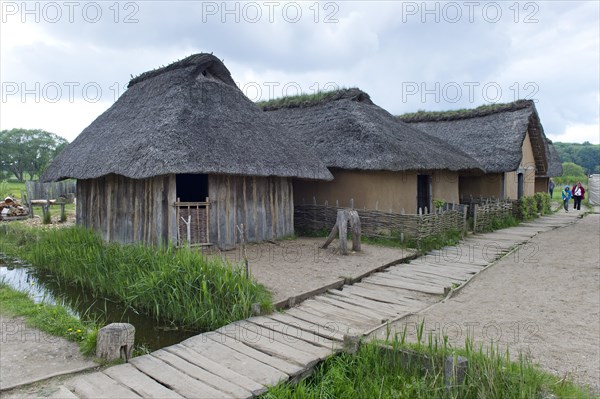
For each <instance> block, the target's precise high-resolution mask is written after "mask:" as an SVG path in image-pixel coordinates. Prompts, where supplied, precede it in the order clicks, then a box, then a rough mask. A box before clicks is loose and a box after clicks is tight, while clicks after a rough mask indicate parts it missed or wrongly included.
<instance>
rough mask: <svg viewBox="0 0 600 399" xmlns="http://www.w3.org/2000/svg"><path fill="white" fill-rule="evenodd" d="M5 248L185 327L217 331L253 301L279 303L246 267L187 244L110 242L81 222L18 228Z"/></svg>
mask: <svg viewBox="0 0 600 399" xmlns="http://www.w3.org/2000/svg"><path fill="white" fill-rule="evenodd" d="M0 251H1V252H4V253H6V254H8V255H13V256H18V257H20V258H21V259H23V260H25V261H27V262H29V263H31V264H32V265H33V266H36V267H39V268H43V269H46V270H49V271H51V272H53V273H55V274H57V275H58V276H60V277H61V278H62V279H64V280H65V281H66V282H68V283H70V284H76V285H79V286H81V287H82V288H83V289H85V290H89V291H91V292H92V293H93V294H94V295H98V296H100V295H106V296H110V297H114V298H116V299H118V300H120V301H122V302H124V303H125V304H127V305H129V306H131V307H133V308H134V309H136V310H137V311H139V312H141V313H146V314H148V315H151V316H153V317H154V318H156V319H157V320H161V321H165V322H169V323H171V324H172V325H175V326H178V327H185V328H190V329H196V330H204V329H214V328H217V327H220V326H222V325H225V324H227V323H229V322H232V321H235V320H239V319H244V318H246V317H248V316H250V314H251V308H252V304H253V303H260V304H261V307H262V308H263V309H266V310H270V308H271V297H270V294H269V292H268V291H267V289H266V288H265V287H264V286H262V285H260V284H258V283H257V282H256V281H254V280H253V279H252V278H250V279H248V278H246V277H245V274H244V270H243V269H242V268H240V267H238V266H237V265H232V264H228V263H225V262H224V261H222V260H221V259H219V258H209V257H204V256H202V255H201V254H199V253H197V252H194V251H193V250H189V249H187V248H182V249H175V248H174V247H170V246H165V247H160V248H156V247H149V246H143V245H137V244H131V245H120V244H108V243H105V242H104V241H103V240H102V239H101V238H100V237H99V236H98V235H97V234H96V233H94V232H92V231H90V230H87V229H84V228H81V227H69V228H63V229H57V230H49V231H42V230H34V229H31V228H25V227H14V228H13V227H12V226H11V228H9V229H5V230H4V232H0Z"/></svg>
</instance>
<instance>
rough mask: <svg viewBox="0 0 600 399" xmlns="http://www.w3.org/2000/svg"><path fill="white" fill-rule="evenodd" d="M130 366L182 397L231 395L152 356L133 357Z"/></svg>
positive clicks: (223, 396)
mask: <svg viewBox="0 0 600 399" xmlns="http://www.w3.org/2000/svg"><path fill="white" fill-rule="evenodd" d="M130 364H132V365H134V366H135V367H136V368H137V369H138V370H140V371H142V372H143V373H145V374H147V375H148V376H150V377H152V378H153V379H155V380H156V381H158V382H160V383H161V384H163V385H164V386H166V387H167V388H170V389H172V390H174V391H175V392H177V393H178V394H180V395H181V396H183V397H186V398H206V399H209V398H210V399H213V398H214V399H216V398H231V395H228V394H226V393H225V392H222V391H219V390H217V389H214V388H213V387H211V386H209V385H208V384H206V383H204V382H201V381H198V380H197V379H195V378H192V377H190V376H189V375H187V374H185V373H182V372H181V371H180V370H177V369H176V368H174V367H172V366H170V365H168V364H167V363H165V362H164V361H162V360H160V359H158V358H157V357H155V356H152V354H150V355H144V356H139V357H135V358H133V359H131V360H130Z"/></svg>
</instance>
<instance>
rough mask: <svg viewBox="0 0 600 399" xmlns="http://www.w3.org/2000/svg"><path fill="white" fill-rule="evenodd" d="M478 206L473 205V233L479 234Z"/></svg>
mask: <svg viewBox="0 0 600 399" xmlns="http://www.w3.org/2000/svg"><path fill="white" fill-rule="evenodd" d="M477 208H478V206H477V204H474V205H473V233H477Z"/></svg>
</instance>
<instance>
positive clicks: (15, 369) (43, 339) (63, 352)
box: [0, 314, 97, 390]
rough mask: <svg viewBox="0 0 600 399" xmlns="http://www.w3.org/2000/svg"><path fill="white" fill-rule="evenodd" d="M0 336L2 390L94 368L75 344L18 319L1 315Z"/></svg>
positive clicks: (93, 364) (0, 379)
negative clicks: (29, 325)
mask: <svg viewBox="0 0 600 399" xmlns="http://www.w3.org/2000/svg"><path fill="white" fill-rule="evenodd" d="M0 337H1V341H0V345H1V346H0V389H1V390H6V389H9V388H10V387H14V386H17V385H21V384H27V383H30V382H33V381H37V380H39V379H42V378H48V377H52V376H56V375H61V374H66V373H71V372H75V371H80V370H86V369H89V368H93V367H96V366H97V364H96V363H94V362H93V361H91V360H88V359H86V358H85V357H84V356H83V355H82V354H81V353H80V352H79V345H77V344H76V343H74V342H70V341H67V340H65V339H63V338H59V337H55V336H52V335H48V334H46V333H44V332H41V331H39V330H36V329H34V328H31V327H28V326H27V325H26V324H25V321H24V319H23V318H21V317H7V316H2V315H1V314H0Z"/></svg>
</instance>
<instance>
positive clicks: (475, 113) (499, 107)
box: [397, 100, 533, 122]
mask: <svg viewBox="0 0 600 399" xmlns="http://www.w3.org/2000/svg"><path fill="white" fill-rule="evenodd" d="M531 106H533V101H532V100H517V101H514V102H512V103H502V104H486V105H482V106H479V107H477V108H471V109H464V108H463V109H457V110H450V111H417V112H412V113H406V114H403V115H398V116H397V118H398V119H400V120H401V121H404V122H436V121H452V120H459V119H469V118H477V117H481V116H487V115H492V114H496V113H499V112H506V111H517V110H520V109H524V108H528V107H531Z"/></svg>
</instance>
